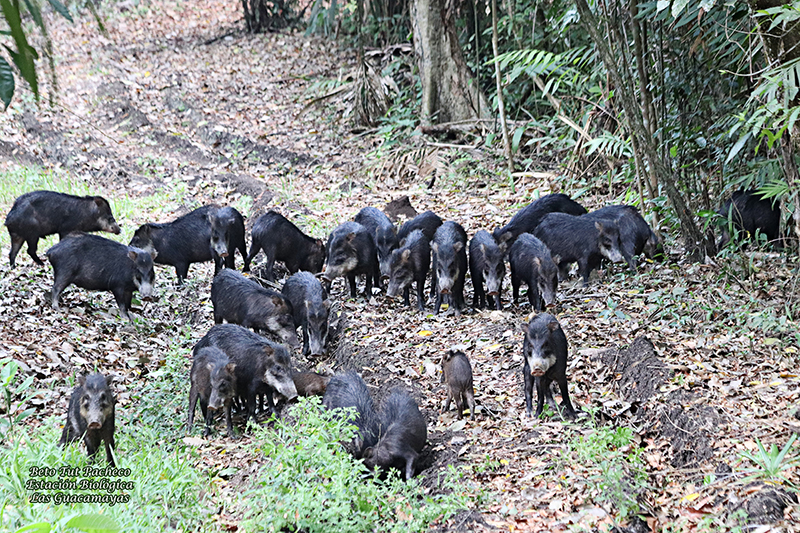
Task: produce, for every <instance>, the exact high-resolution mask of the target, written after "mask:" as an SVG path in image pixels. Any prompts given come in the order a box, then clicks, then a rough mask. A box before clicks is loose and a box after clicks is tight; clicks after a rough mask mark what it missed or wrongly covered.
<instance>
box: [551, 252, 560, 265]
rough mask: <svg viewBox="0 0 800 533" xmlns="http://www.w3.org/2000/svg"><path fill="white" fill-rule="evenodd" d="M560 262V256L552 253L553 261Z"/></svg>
mask: <svg viewBox="0 0 800 533" xmlns="http://www.w3.org/2000/svg"><path fill="white" fill-rule="evenodd" d="M560 262H561V256H560V255H559V254H556V255H554V256H553V263H555V264H559V263H560Z"/></svg>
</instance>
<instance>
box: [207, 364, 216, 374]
mask: <svg viewBox="0 0 800 533" xmlns="http://www.w3.org/2000/svg"><path fill="white" fill-rule="evenodd" d="M206 368H207V369H208V371H209V372H213V371H214V363H206Z"/></svg>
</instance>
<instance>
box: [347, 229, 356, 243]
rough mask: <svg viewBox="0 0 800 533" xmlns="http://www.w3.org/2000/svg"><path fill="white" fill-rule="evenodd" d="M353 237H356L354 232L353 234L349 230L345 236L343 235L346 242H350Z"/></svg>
mask: <svg viewBox="0 0 800 533" xmlns="http://www.w3.org/2000/svg"><path fill="white" fill-rule="evenodd" d="M355 238H356V234H355V232H354V231H351V232H350V233H348V234H347V237H345V239H346V240H347V242H352V240H353V239H355Z"/></svg>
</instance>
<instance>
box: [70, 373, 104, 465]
mask: <svg viewBox="0 0 800 533" xmlns="http://www.w3.org/2000/svg"><path fill="white" fill-rule="evenodd" d="M109 381H110V380H109ZM108 385H109V383H108V381H106V378H105V376H103V375H102V374H92V375H90V376H89V377H86V376H78V386H77V387H75V389H74V390H73V391H72V396H71V397H70V399H69V408H68V409H67V422H66V423H65V424H64V431H63V432H62V433H61V440H59V441H58V443H59V444H60V445H61V446H66V445H67V444H69V443H71V442H74V441H76V440H78V439H80V438H81V436H84V438H83V442H85V443H86V451H87V452H88V454H89V457H90V458H91V460H92V461H93V460H94V456H95V455H96V454H97V450H98V449H99V448H100V441H103V442H104V443H105V446H106V461H108V463H109V464H110V465H111V466H113V467H116V466H117V465H116V463H115V462H114V456H113V454H112V453H111V448H114V402H115V401H114V394H113V393H112V392H111V389H110V388H109V386H108Z"/></svg>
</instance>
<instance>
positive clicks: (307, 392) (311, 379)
mask: <svg viewBox="0 0 800 533" xmlns="http://www.w3.org/2000/svg"><path fill="white" fill-rule="evenodd" d="M292 380H293V381H294V386H295V387H296V388H297V395H298V396H322V395H323V394H325V389H326V388H327V387H328V382H329V381H330V380H331V378H330V376H323V375H322V374H317V373H316V372H292Z"/></svg>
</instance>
